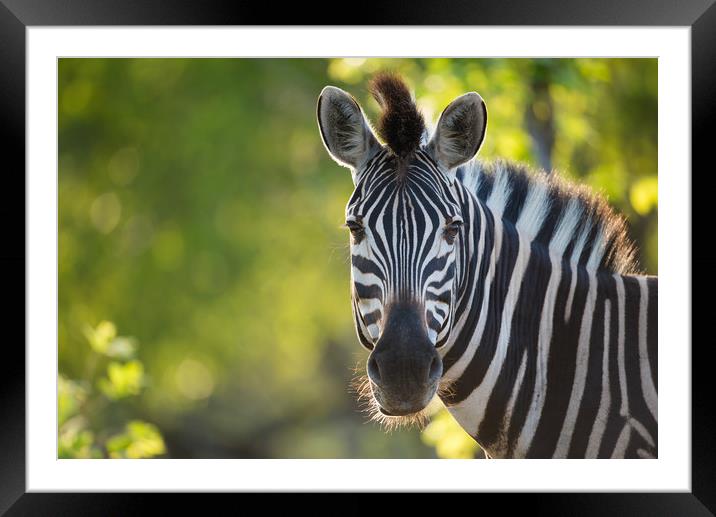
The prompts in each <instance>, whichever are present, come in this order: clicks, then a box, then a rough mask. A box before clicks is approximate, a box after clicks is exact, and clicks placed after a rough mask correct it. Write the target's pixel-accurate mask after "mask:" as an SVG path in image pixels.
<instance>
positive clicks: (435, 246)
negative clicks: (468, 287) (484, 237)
mask: <svg viewBox="0 0 716 517" xmlns="http://www.w3.org/2000/svg"><path fill="white" fill-rule="evenodd" d="M400 167H404V168H405V170H404V171H402V172H401V171H400V170H399V168H400ZM358 178H359V179H358V184H357V186H356V190H355V192H354V194H353V196H352V197H351V199H350V201H349V203H348V207H347V210H346V226H347V227H348V228H349V229H350V233H351V237H350V241H351V246H350V249H351V281H352V299H353V314H354V318H355V325H356V330H357V333H358V337H359V340H360V342H361V343H362V344H363V346H365V347H366V348H368V349H369V350H371V354H370V357H369V359H368V363H367V372H368V378H369V379H370V383H371V384H370V386H371V390H372V394H373V397H374V399H375V401H376V402H377V405H378V407H377V409H378V410H379V411H380V412H381V413H382V414H383V415H387V416H404V415H409V414H414V413H416V412H418V411H420V410H422V409H423V408H425V406H427V404H428V403H429V402H430V400H431V399H432V397H433V396H434V394H435V392H436V391H437V389H438V384H439V381H440V379H441V377H442V361H441V358H440V354H439V348H440V347H442V346H443V345H444V344H445V343H446V342H447V339H448V337H449V333H450V329H451V323H452V315H453V307H454V300H455V291H456V282H455V278H456V249H457V246H458V245H459V242H460V234H461V231H462V226H463V218H462V215H461V213H460V205H459V204H458V202H457V200H456V198H455V196H454V194H453V193H452V190H451V185H450V182H449V179H448V177H447V176H445V175H444V174H443V173H442V172H440V170H439V168H438V165H437V164H436V163H435V162H434V160H433V159H432V158H431V157H430V156H429V154H428V153H427V152H426V151H425V150H423V149H420V150H418V151H416V152H415V154H414V157H413V158H412V159H411V160H410V162H409V163H401V160H399V159H397V158H396V157H395V156H393V155H392V154H391V153H390V151H388V150H383V151H381V152H380V153H378V154H377V155H376V156H375V157H374V158H373V159H372V160H370V162H369V163H368V164H367V165H366V167H365V169H364V170H363V171H361V172H360V173H359V175H358Z"/></svg>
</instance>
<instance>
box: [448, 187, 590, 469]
mask: <svg viewBox="0 0 716 517" xmlns="http://www.w3.org/2000/svg"><path fill="white" fill-rule="evenodd" d="M469 213H470V214H471V220H472V223H473V224H472V225H471V227H470V232H469V236H468V238H467V239H466V242H465V244H464V249H463V253H462V254H461V255H460V261H461V264H460V270H461V276H460V278H461V283H460V286H459V297H458V304H457V308H456V315H455V325H454V327H453V332H452V333H451V340H450V341H449V342H448V344H447V345H446V352H445V355H444V356H443V364H444V369H445V372H446V373H445V379H446V380H448V381H449V382H450V383H451V389H450V390H449V395H447V396H445V397H443V400H444V402H445V403H446V405H447V406H448V407H449V408H450V410H451V412H452V413H453V415H454V416H455V417H456V419H457V420H458V422H459V423H460V424H461V425H462V427H463V428H465V430H466V431H467V432H468V433H469V434H471V435H472V436H473V437H475V438H476V439H477V441H478V442H479V443H480V444H481V445H482V446H483V447H484V448H485V449H486V450H487V451H488V452H490V453H491V455H492V456H495V457H499V456H504V455H506V454H507V451H508V450H510V448H511V447H515V446H516V444H517V438H518V436H519V431H520V430H521V428H522V427H523V426H524V425H525V423H526V420H527V417H529V416H530V414H531V413H530V412H529V411H528V410H527V408H528V407H529V406H531V405H532V404H533V400H544V398H545V393H546V382H547V379H546V367H544V368H543V366H544V365H546V363H547V360H548V356H549V345H550V342H551V341H552V340H559V341H564V342H565V346H568V347H571V348H572V349H576V346H577V342H576V341H575V340H574V339H573V336H574V328H573V326H569V327H559V328H558V329H555V328H554V325H553V324H552V318H553V315H554V313H555V312H558V311H559V310H560V309H561V310H563V311H565V310H567V311H568V309H566V308H567V307H571V306H572V303H573V301H574V300H576V301H577V305H579V304H582V305H583V304H585V303H586V300H587V297H588V291H589V286H590V283H589V282H588V281H584V280H586V276H584V275H586V271H582V280H583V281H580V282H576V281H574V282H571V278H572V275H571V273H570V272H568V271H567V272H565V271H563V269H564V267H563V266H564V264H563V261H562V259H561V257H555V256H553V255H550V253H549V251H548V250H547V249H546V247H544V246H543V245H542V244H540V243H537V242H532V241H531V240H530V239H528V238H527V237H525V236H524V235H523V234H521V232H520V230H519V228H518V226H517V225H515V224H513V223H512V222H511V221H509V220H505V219H503V218H502V217H501V214H499V213H495V212H494V211H493V210H491V209H490V208H489V207H488V206H487V205H486V204H484V203H483V202H482V201H481V200H479V199H477V198H475V197H474V196H472V197H471V207H470V212H469ZM472 214H474V217H473V216H472ZM567 266H568V264H567ZM567 269H569V268H568V267H567ZM578 277H579V275H578V274H577V275H574V276H573V278H574V279H577V278H578ZM565 282H566V284H565ZM565 285H567V286H568V287H567V288H568V290H571V298H572V300H567V299H566V298H565V296H562V297H559V296H558V294H559V293H560V292H563V291H564V288H565ZM560 290H561V291H560ZM567 297H570V295H569V294H568V295H567ZM558 298H559V300H558ZM557 305H560V307H557ZM565 317H566V318H567V319H568V320H569V319H570V314H568V313H567V314H566V315H565ZM556 332H559V333H562V334H564V335H563V336H556V335H554V334H555V333H556ZM577 335H578V332H577ZM538 365H539V366H538ZM513 414H514V415H515V420H516V421H515V422H513V421H512V420H513ZM539 416H540V414H539V412H536V414H534V415H532V417H531V418H532V419H533V420H535V419H536V420H538V419H539ZM536 423H537V422H529V423H528V425H533V426H536ZM514 429H517V431H513V430H514ZM510 432H513V433H516V434H514V435H510Z"/></svg>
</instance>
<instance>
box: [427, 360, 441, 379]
mask: <svg viewBox="0 0 716 517" xmlns="http://www.w3.org/2000/svg"><path fill="white" fill-rule="evenodd" d="M442 374H443V362H442V361H441V360H440V356H437V355H436V356H435V357H433V360H432V362H431V363H430V370H429V371H428V384H433V383H435V382H437V381H438V380H440V377H441V376H442Z"/></svg>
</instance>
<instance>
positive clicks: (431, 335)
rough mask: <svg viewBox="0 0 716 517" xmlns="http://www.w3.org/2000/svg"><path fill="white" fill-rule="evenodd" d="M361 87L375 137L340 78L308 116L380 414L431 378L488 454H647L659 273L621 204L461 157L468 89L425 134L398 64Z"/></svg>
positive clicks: (472, 98)
mask: <svg viewBox="0 0 716 517" xmlns="http://www.w3.org/2000/svg"><path fill="white" fill-rule="evenodd" d="M372 91H373V93H374V96H375V97H376V100H377V101H378V102H379V104H380V105H381V107H382V108H383V113H382V114H381V118H380V121H379V124H378V129H379V135H380V136H381V137H382V138H383V140H384V141H386V145H382V144H380V143H379V142H378V139H377V137H376V135H374V134H373V131H372V129H371V127H370V124H369V123H368V122H367V120H366V119H365V116H364V115H363V112H362V110H361V109H360V106H359V105H358V103H357V102H356V101H355V99H354V98H353V97H351V96H350V95H349V94H347V93H346V92H344V91H342V90H340V89H338V88H335V87H332V86H327V87H326V88H324V90H323V91H322V93H321V96H320V97H319V101H318V104H317V118H318V123H319V127H320V131H321V137H322V139H323V142H324V145H325V146H326V149H327V150H328V152H329V154H330V155H331V156H332V157H333V158H334V159H335V160H336V161H337V162H338V163H340V164H341V165H345V166H347V167H349V168H350V169H351V175H352V178H353V181H354V184H355V191H354V193H353V195H352V196H351V198H350V200H349V202H348V205H347V207H346V225H347V226H348V227H349V228H350V229H351V233H352V240H351V271H352V295H353V312H354V317H355V323H356V329H357V331H358V336H359V339H360V342H361V343H362V344H363V345H364V346H365V347H366V348H368V349H370V350H372V352H371V357H370V358H369V360H368V376H369V377H370V379H369V380H370V383H369V386H370V388H371V390H373V391H372V394H373V396H374V398H375V399H376V401H377V404H378V406H379V407H380V408H381V409H382V410H383V415H385V416H387V417H388V418H390V417H393V416H396V417H400V416H405V415H409V414H413V413H415V412H419V411H421V410H422V408H424V407H425V405H426V404H427V403H428V402H429V400H430V397H432V396H433V393H435V389H436V384H437V382H438V381H441V384H442V385H449V387H450V388H449V389H441V390H440V391H438V393H439V394H440V396H441V398H442V400H443V402H444V403H445V404H446V406H447V407H448V409H449V410H450V412H451V413H452V414H453V416H454V417H455V418H456V419H457V421H458V422H459V423H460V425H461V426H462V427H463V428H464V429H465V430H466V431H467V432H468V433H469V434H470V435H471V436H473V437H474V438H475V439H476V440H477V441H478V442H479V443H480V445H481V446H482V447H483V449H484V450H485V451H486V453H487V455H488V456H490V457H537V458H562V457H574V458H584V457H600V458H609V457H617V458H621V457H633V458H650V457H656V455H657V302H658V298H657V293H658V287H657V279H656V277H648V276H641V275H638V274H637V270H636V266H635V262H634V258H633V257H634V246H633V244H632V243H631V242H630V241H629V239H628V238H627V236H626V223H625V221H624V219H623V218H622V217H620V216H618V215H616V214H615V213H614V212H613V211H612V210H611V208H610V207H609V206H608V205H607V203H606V202H605V201H604V200H603V199H601V198H600V197H598V196H595V195H594V194H593V193H592V192H591V191H590V190H589V189H588V188H586V187H582V186H578V185H574V184H570V183H567V182H565V181H563V180H561V179H559V176H558V175H556V174H551V175H547V174H544V173H541V172H535V171H532V170H530V169H528V168H527V167H524V166H521V165H517V164H513V163H508V162H495V163H493V164H485V163H483V162H480V161H476V160H474V156H475V154H476V153H477V151H478V149H479V148H480V145H481V143H482V140H483V138H484V136H485V130H486V126H487V110H486V107H485V103H484V101H483V100H482V98H481V97H480V96H479V95H478V94H477V93H475V92H469V93H466V94H464V95H462V96H460V97H458V98H457V99H455V100H454V101H453V102H452V103H450V104H449V105H448V106H447V107H446V108H445V110H444V111H443V113H442V115H441V116H440V119H439V121H438V125H437V127H436V130H435V132H434V133H433V134H432V136H430V137H428V134H427V131H426V130H425V127H424V124H423V119H422V115H420V113H419V112H418V110H417V108H416V107H415V105H414V103H413V101H412V99H411V97H410V94H409V91H408V88H407V86H406V85H405V84H404V83H403V82H402V80H401V79H400V78H398V77H396V76H393V75H379V76H378V77H377V78H376V79H375V80H374V81H373V82H372ZM385 329H388V330H386V331H385V332H384V330H385ZM386 336H387V337H386ZM441 375H442V378H441V377H440V376H441ZM376 393H377V394H379V395H380V396H379V397H376ZM378 398H380V400H379V401H378V400H377V399H378ZM381 404H382V405H381ZM386 406H387V407H386ZM405 408H407V409H405Z"/></svg>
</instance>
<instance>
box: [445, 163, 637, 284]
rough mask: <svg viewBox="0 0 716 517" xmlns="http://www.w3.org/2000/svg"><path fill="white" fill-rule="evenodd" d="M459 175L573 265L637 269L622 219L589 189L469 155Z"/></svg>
mask: <svg viewBox="0 0 716 517" xmlns="http://www.w3.org/2000/svg"><path fill="white" fill-rule="evenodd" d="M457 177H458V179H460V180H461V181H462V183H463V184H464V185H465V186H466V187H467V188H468V189H469V190H471V191H472V192H473V193H474V194H476V195H477V197H478V198H479V199H480V200H482V201H483V202H484V203H486V204H487V206H488V207H489V208H490V210H491V211H492V213H493V215H494V216H495V217H502V219H503V220H508V221H510V222H512V223H513V224H515V226H516V227H517V229H518V230H519V231H520V233H521V235H524V236H525V237H526V238H528V239H530V240H532V241H533V242H540V243H542V244H543V245H544V246H546V247H547V248H548V249H549V251H550V253H552V252H554V253H556V254H557V255H558V256H561V257H564V258H566V257H571V262H572V264H573V265H582V266H584V267H585V268H586V269H587V270H589V271H604V272H610V273H618V274H635V273H638V264H637V261H636V247H635V245H634V243H633V242H632V241H631V239H630V238H629V236H628V234H627V222H626V220H625V218H624V217H623V216H621V215H619V214H618V213H616V212H615V211H614V210H613V209H612V208H611V207H610V206H609V204H608V203H607V201H606V200H605V199H604V197H603V196H601V195H600V194H598V193H596V192H594V191H593V190H592V189H590V188H589V187H587V186H584V185H577V184H575V183H572V182H570V181H568V180H566V179H563V178H562V177H560V176H559V175H558V174H557V173H556V172H553V173H551V174H547V173H546V172H544V171H542V170H534V169H532V168H530V167H528V166H526V165H522V164H519V163H515V162H510V161H506V160H495V161H492V162H484V161H480V160H477V159H473V160H472V161H470V162H468V163H467V164H465V165H464V166H462V167H460V168H458V171H457Z"/></svg>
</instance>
